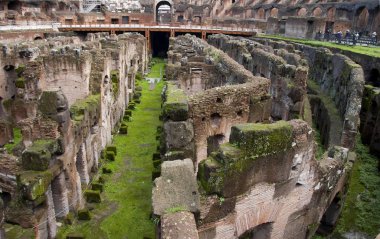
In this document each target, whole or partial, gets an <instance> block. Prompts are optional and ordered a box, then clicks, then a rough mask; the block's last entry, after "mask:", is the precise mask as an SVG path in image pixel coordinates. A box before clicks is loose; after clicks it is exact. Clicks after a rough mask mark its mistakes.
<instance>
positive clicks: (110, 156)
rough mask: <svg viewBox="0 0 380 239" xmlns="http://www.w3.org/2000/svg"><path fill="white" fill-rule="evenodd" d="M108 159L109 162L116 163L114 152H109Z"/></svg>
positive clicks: (107, 153)
mask: <svg viewBox="0 0 380 239" xmlns="http://www.w3.org/2000/svg"><path fill="white" fill-rule="evenodd" d="M106 159H108V160H109V161H115V153H114V152H113V151H107V152H106Z"/></svg>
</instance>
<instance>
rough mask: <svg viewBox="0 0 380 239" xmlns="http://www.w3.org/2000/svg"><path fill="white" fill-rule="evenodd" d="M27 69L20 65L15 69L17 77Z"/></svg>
mask: <svg viewBox="0 0 380 239" xmlns="http://www.w3.org/2000/svg"><path fill="white" fill-rule="evenodd" d="M25 68H26V67H25V65H23V64H20V65H19V66H18V67H17V68H16V69H15V71H16V73H17V75H18V76H20V75H21V74H22V73H23V72H24V71H25Z"/></svg>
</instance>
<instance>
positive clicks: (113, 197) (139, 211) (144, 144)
mask: <svg viewBox="0 0 380 239" xmlns="http://www.w3.org/2000/svg"><path fill="white" fill-rule="evenodd" d="M160 65H161V66H162V67H161V68H163V66H164V65H163V63H162V64H160ZM153 68H154V69H156V68H157V67H156V66H153ZM149 77H154V76H153V75H150V76H149ZM140 85H141V86H142V88H143V95H142V97H141V104H139V105H137V106H136V109H135V110H134V112H133V118H134V120H133V121H132V122H129V123H128V135H122V134H119V135H115V136H114V139H113V143H112V145H114V146H116V148H117V155H116V156H115V161H110V162H107V163H106V164H105V165H104V166H103V167H102V169H101V170H100V171H101V172H105V171H106V172H107V173H108V172H109V173H111V172H112V174H103V175H102V181H103V180H104V181H105V183H104V192H103V193H102V199H103V201H102V203H99V204H95V206H94V207H95V209H94V210H92V211H91V215H93V217H92V220H90V221H82V222H79V223H78V222H77V223H74V225H72V226H64V227H63V228H62V230H60V232H59V235H58V238H65V236H66V235H67V234H68V233H73V232H74V233H81V234H83V235H84V236H85V237H86V238H93V239H97V238H112V239H113V238H115V239H118V238H143V237H147V238H155V232H154V227H155V226H154V223H153V221H152V220H151V219H150V214H151V211H152V209H151V196H152V195H151V192H152V179H151V177H152V171H153V164H152V155H153V153H154V152H156V149H157V144H158V143H157V141H156V129H157V126H160V125H161V124H162V123H161V122H160V121H159V119H158V117H159V115H160V113H161V91H162V88H163V85H164V82H163V81H161V82H160V83H159V84H158V85H156V86H155V87H151V89H152V90H149V88H150V84H149V82H147V81H142V82H141V83H140ZM99 181H100V180H99Z"/></svg>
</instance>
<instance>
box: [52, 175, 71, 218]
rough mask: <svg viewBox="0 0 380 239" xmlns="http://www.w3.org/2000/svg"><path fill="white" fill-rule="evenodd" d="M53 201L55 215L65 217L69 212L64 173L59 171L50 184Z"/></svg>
mask: <svg viewBox="0 0 380 239" xmlns="http://www.w3.org/2000/svg"><path fill="white" fill-rule="evenodd" d="M51 188H52V193H53V201H54V209H55V216H56V217H57V218H62V217H65V216H66V215H67V214H68V213H69V201H68V198H67V189H66V179H65V174H64V173H63V172H61V173H60V174H59V175H58V176H57V177H56V178H55V179H54V180H53V182H52V185H51Z"/></svg>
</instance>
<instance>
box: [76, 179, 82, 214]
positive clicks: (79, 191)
mask: <svg viewBox="0 0 380 239" xmlns="http://www.w3.org/2000/svg"><path fill="white" fill-rule="evenodd" d="M76 182H77V185H76V186H77V187H76V199H77V200H76V201H77V204H76V206H77V208H82V206H83V196H82V184H81V179H80V176H79V173H77V180H76Z"/></svg>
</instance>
